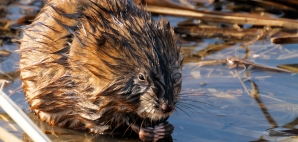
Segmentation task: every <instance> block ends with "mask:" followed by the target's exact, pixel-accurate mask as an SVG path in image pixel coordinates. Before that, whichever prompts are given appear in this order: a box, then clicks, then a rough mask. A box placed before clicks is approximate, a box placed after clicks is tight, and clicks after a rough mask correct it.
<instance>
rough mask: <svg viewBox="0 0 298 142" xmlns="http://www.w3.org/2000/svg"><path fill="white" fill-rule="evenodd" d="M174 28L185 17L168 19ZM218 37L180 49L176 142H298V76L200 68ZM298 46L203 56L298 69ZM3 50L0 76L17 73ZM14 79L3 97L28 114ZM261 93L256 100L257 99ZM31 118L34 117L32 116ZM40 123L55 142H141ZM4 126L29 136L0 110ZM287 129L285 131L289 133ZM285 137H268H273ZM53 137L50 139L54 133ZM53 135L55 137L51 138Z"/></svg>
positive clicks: (261, 45) (258, 46)
mask: <svg viewBox="0 0 298 142" xmlns="http://www.w3.org/2000/svg"><path fill="white" fill-rule="evenodd" d="M165 18H168V19H170V22H171V24H172V25H173V26H177V23H178V22H180V21H182V20H184V19H183V18H175V17H166V16H165ZM219 43H223V41H222V40H221V39H219V38H211V39H202V40H200V41H190V42H189V43H183V44H182V53H184V54H185V60H184V67H183V85H182V92H181V98H182V99H183V101H182V102H183V103H179V104H178V106H177V109H176V111H175V112H174V114H173V115H172V116H171V117H170V119H169V122H170V123H172V124H173V125H174V126H175V131H174V133H173V134H172V137H173V141H177V142H179V141H180V142H184V141H192V142H197V141H204V142H213V141H214V142H220V141H229V142H231V141H237V142H238V141H261V140H268V141H298V138H297V132H296V131H297V130H296V129H297V126H296V125H298V97H297V96H298V75H296V74H294V73H280V72H269V71H266V70H263V69H246V70H245V69H244V68H241V67H239V68H229V67H228V66H227V65H225V64H218V65H210V66H200V64H199V63H200V61H201V60H202V59H203V58H202V57H197V56H195V55H197V53H200V51H202V50H204V49H207V48H209V47H210V46H214V45H219ZM297 47H298V44H284V45H280V44H272V43H270V42H269V41H268V40H263V41H258V42H256V43H254V44H251V45H248V46H247V48H243V47H242V46H241V41H240V42H237V43H235V44H233V45H229V46H228V48H225V49H223V50H220V51H217V52H214V53H211V54H206V55H204V60H207V59H212V60H214V59H225V58H227V57H229V56H237V57H240V58H244V57H246V58H247V60H249V61H252V62H254V63H257V64H261V65H264V66H269V67H276V66H278V65H281V64H295V63H296V64H297V62H298V48H297ZM0 49H1V50H3V49H4V50H9V51H12V54H11V55H10V56H9V57H6V58H4V61H2V62H1V63H0V70H1V72H0V73H1V74H3V73H12V74H13V72H16V71H17V70H18V61H19V55H18V53H17V52H14V51H15V50H17V49H18V46H17V45H15V44H10V43H5V44H4V45H3V46H2V47H0ZM4 79H6V80H10V81H9V84H7V85H5V87H4V92H5V93H7V94H9V95H10V97H11V98H12V99H13V100H14V101H15V102H16V103H17V104H18V105H19V106H20V107H21V108H22V109H23V110H24V111H26V112H27V113H28V114H30V113H29V112H30V111H29V110H28V104H27V103H26V102H25V99H24V96H23V92H22V89H21V88H20V85H21V82H20V80H19V78H18V76H13V77H10V78H5V77H4ZM252 82H254V83H255V85H256V86H257V88H258V92H259V93H258V96H259V97H257V98H256V97H253V95H252V94H253V93H252V92H255V91H256V89H253V87H252ZM30 116H31V117H32V118H33V119H36V118H35V117H34V115H32V114H30ZM35 121H36V123H37V124H38V125H39V126H40V127H41V129H42V130H43V131H45V132H47V133H48V136H49V137H50V138H51V139H52V140H53V141H138V140H137V139H118V138H117V139H116V138H115V139H114V138H110V137H95V136H94V135H89V134H86V132H82V131H74V130H68V129H62V128H56V127H55V128H51V127H49V126H47V125H46V124H42V123H41V122H39V121H38V120H35ZM0 126H1V127H4V128H5V129H7V130H8V131H9V132H11V133H13V134H15V135H16V136H17V137H19V138H21V139H23V140H24V141H26V140H27V139H28V137H27V136H26V135H25V134H24V133H23V131H22V130H21V129H20V128H19V127H18V126H17V125H16V124H15V123H14V122H13V121H12V120H10V118H9V117H8V116H7V115H6V114H5V112H3V110H1V109H0ZM286 130H287V131H286ZM285 131H286V132H287V133H283V134H282V136H280V135H278V136H277V135H273V136H272V135H269V132H270V133H272V132H285ZM51 133H52V134H51ZM53 133H55V134H53Z"/></svg>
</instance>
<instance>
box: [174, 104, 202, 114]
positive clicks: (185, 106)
mask: <svg viewBox="0 0 298 142" xmlns="http://www.w3.org/2000/svg"><path fill="white" fill-rule="evenodd" d="M179 106H181V107H184V108H187V109H189V110H190V111H191V112H196V113H200V112H198V111H197V110H195V109H194V108H192V107H191V106H188V104H181V105H179ZM196 107H197V108H200V107H198V106H196ZM200 109H201V108H200Z"/></svg>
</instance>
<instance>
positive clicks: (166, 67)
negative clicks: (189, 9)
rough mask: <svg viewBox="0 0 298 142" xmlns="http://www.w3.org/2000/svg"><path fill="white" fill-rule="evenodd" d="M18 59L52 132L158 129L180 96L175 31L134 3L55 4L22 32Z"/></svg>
mask: <svg viewBox="0 0 298 142" xmlns="http://www.w3.org/2000/svg"><path fill="white" fill-rule="evenodd" d="M20 51H21V61H20V70H21V79H22V81H23V89H24V92H25V95H26V99H27V101H28V103H29V104H30V107H31V109H32V110H33V111H34V112H35V113H36V114H37V115H38V117H39V118H40V119H41V120H42V121H45V122H47V123H49V124H51V125H58V126H64V127H69V128H75V129H89V130H90V131H92V132H95V133H103V132H104V131H105V130H109V129H114V127H118V126H120V125H125V124H127V122H130V123H144V122H145V121H146V122H148V124H145V123H144V125H148V126H152V125H153V126H154V125H157V124H158V123H161V122H164V121H165V120H166V119H167V118H168V116H169V115H170V114H171V113H172V112H173V110H172V107H174V106H175V104H176V102H177V95H178V94H179V92H180V87H181V62H182V59H183V57H182V56H181V55H180V53H179V51H180V47H178V46H177V45H176V39H175V35H174V32H173V29H172V28H171V27H170V26H169V23H168V22H167V21H166V20H161V21H158V22H156V21H154V20H153V19H152V18H151V16H150V15H149V14H147V13H146V12H144V10H142V9H139V8H137V7H136V6H134V5H133V4H132V2H131V1H127V0H121V1H120V0H119V1H118V0H63V1H62V0H49V1H48V2H47V4H46V5H45V6H44V8H43V9H42V10H41V11H40V13H39V15H38V16H37V18H36V19H35V20H34V21H33V23H32V24H31V25H28V26H27V27H25V28H24V36H23V38H22V40H21V45H20ZM140 73H142V74H144V76H145V77H146V79H145V81H143V80H140V79H138V76H139V74H140ZM163 106H164V107H163ZM162 109H163V110H162ZM167 109H168V110H169V111H165V110H167ZM147 120H148V121H147ZM149 122H150V123H149ZM151 122H152V123H151ZM140 125H141V124H140Z"/></svg>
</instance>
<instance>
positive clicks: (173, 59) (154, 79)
mask: <svg viewBox="0 0 298 142" xmlns="http://www.w3.org/2000/svg"><path fill="white" fill-rule="evenodd" d="M139 12H140V11H139ZM140 15H142V18H140V19H139V18H134V19H129V18H133V17H139V16H140ZM112 17H113V18H112V19H114V20H115V22H114V24H115V25H114V26H111V27H110V28H111V29H116V30H112V31H121V32H119V33H117V34H113V35H109V37H105V39H109V40H107V41H106V42H105V45H109V46H110V47H113V48H112V49H111V48H109V52H103V54H105V55H106V56H107V57H109V60H108V61H104V63H105V65H106V66H107V67H108V69H109V71H110V72H113V73H112V74H113V75H114V77H113V80H112V83H110V84H111V85H109V86H108V87H107V88H106V89H105V90H104V91H103V92H102V93H101V94H105V95H107V96H108V95H111V94H114V95H117V98H118V100H117V101H118V103H117V106H121V110H125V112H127V113H128V112H129V113H136V114H137V115H138V116H139V117H140V118H142V119H149V120H150V121H156V122H157V121H163V120H166V119H167V118H168V116H169V115H170V114H171V113H172V112H173V110H174V108H175V104H176V103H177V98H178V94H179V92H180V88H181V67H182V65H181V64H182V60H183V57H182V55H181V53H180V46H177V44H176V37H175V34H174V31H173V28H172V27H170V25H169V22H168V21H167V20H165V19H161V20H160V21H154V20H153V19H152V18H151V16H150V15H149V14H147V13H144V12H140V13H137V14H136V15H131V16H127V17H125V18H128V19H123V17H121V16H120V17H121V18H117V17H118V16H117V15H112ZM127 21H129V22H127ZM120 29H121V30H120ZM106 30H107V29H106ZM114 36H115V37H114ZM113 39H115V41H113ZM97 41H98V40H97ZM107 42H109V43H107ZM103 54H102V55H103ZM114 98H115V96H114ZM124 108H126V109H124Z"/></svg>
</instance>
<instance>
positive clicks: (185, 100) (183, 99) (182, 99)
mask: <svg viewBox="0 0 298 142" xmlns="http://www.w3.org/2000/svg"><path fill="white" fill-rule="evenodd" d="M179 100H181V101H184V102H187V101H190V102H196V103H201V104H206V105H209V106H214V105H212V104H209V103H206V102H202V101H198V100H192V99H186V98H179ZM179 102H180V101H179ZM214 107H216V106H214Z"/></svg>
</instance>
